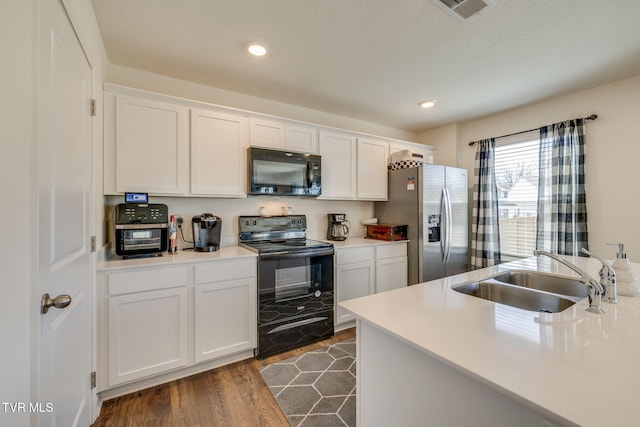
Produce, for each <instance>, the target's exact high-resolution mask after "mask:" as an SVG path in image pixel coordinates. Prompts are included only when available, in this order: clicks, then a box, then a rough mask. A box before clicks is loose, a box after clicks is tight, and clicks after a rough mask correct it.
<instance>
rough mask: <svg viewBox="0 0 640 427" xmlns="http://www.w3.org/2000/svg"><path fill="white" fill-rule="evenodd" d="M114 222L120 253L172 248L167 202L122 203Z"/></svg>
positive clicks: (154, 251) (149, 251)
mask: <svg viewBox="0 0 640 427" xmlns="http://www.w3.org/2000/svg"><path fill="white" fill-rule="evenodd" d="M113 223H114V227H113V228H114V231H115V238H114V244H115V251H116V255H120V256H122V257H125V258H127V257H131V256H140V255H158V254H162V253H163V252H164V251H166V250H167V249H168V243H169V239H168V234H167V232H168V223H169V210H168V208H167V205H164V204H158V203H121V204H119V205H117V206H116V207H115V211H114V221H113Z"/></svg>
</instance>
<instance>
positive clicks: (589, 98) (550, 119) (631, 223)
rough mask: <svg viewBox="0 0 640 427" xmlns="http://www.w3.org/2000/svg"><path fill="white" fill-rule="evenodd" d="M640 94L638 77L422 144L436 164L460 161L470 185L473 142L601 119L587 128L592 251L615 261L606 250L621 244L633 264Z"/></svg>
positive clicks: (434, 135)
mask: <svg viewBox="0 0 640 427" xmlns="http://www.w3.org/2000/svg"><path fill="white" fill-rule="evenodd" d="M638 94H640V76H636V77H633V78H629V79H625V80H621V81H618V82H614V83H610V84H607V85H603V86H600V87H597V88H593V89H590V90H585V91H582V92H577V93H574V94H571V95H567V96H563V97H558V98H555V99H552V100H549V101H545V102H540V103H537V104H534V105H530V106H527V107H523V108H518V109H514V110H511V111H507V112H504V113H501V114H495V115H492V116H489V117H485V118H483V119H479V120H476V121H473V122H469V123H463V124H460V125H459V132H458V134H457V135H455V133H454V132H450V131H449V132H447V129H446V128H445V129H442V128H441V129H435V130H432V131H428V132H424V133H423V134H421V135H419V141H420V142H421V143H423V144H429V145H433V146H435V147H436V148H437V151H436V162H438V163H440V162H441V161H440V159H444V160H445V161H446V162H453V161H454V160H453V159H459V164H458V166H460V167H464V168H467V169H468V170H469V171H470V178H471V181H470V185H472V182H473V164H474V156H475V147H473V148H472V147H469V146H468V145H467V143H468V142H469V141H476V140H479V139H483V138H489V137H497V136H501V135H505V134H509V133H512V132H518V131H522V130H527V129H533V128H537V127H540V126H543V125H547V124H551V123H556V122H560V121H564V120H568V119H574V118H577V117H586V116H588V115H590V114H592V113H595V114H597V115H598V119H597V120H595V121H588V122H586V123H587V124H586V150H587V151H586V156H587V158H586V183H587V210H588V225H589V234H590V235H589V245H590V248H591V249H592V251H593V252H594V253H596V254H600V255H602V256H604V257H605V258H607V259H611V258H614V257H615V252H616V251H615V248H614V247H613V246H607V245H606V244H607V243H612V242H623V243H625V244H626V249H627V253H628V254H629V258H630V259H631V261H632V262H634V261H638V260H640V227H638V226H637V225H636V221H637V217H638V212H640V197H638V193H639V190H638V187H637V185H638V182H640V180H639V179H638V170H639V163H638V158H640V143H639V136H638V135H639V134H640V133H639V132H638V129H636V128H635V126H637V124H638V123H639V119H640V102H638ZM447 164H450V165H451V166H456V165H455V164H453V163H447Z"/></svg>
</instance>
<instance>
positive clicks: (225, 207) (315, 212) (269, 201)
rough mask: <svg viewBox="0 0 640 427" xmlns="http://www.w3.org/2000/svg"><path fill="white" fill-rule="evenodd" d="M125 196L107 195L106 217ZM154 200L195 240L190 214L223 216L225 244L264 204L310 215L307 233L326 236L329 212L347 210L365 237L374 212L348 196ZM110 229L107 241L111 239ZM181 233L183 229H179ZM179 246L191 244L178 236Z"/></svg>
mask: <svg viewBox="0 0 640 427" xmlns="http://www.w3.org/2000/svg"><path fill="white" fill-rule="evenodd" d="M123 201H124V197H123V196H105V204H106V207H105V209H106V212H105V217H106V218H111V215H112V211H113V207H114V206H115V205H117V204H119V203H123ZM149 201H150V202H151V203H164V204H166V205H167V206H168V208H169V214H170V215H180V216H182V218H183V219H184V224H183V225H182V230H183V232H184V237H185V239H186V240H192V237H193V236H192V232H191V218H192V217H193V216H195V215H200V214H201V213H204V212H210V213H212V214H214V215H217V216H219V217H220V218H222V235H221V244H222V246H234V245H237V243H238V217H239V216H240V215H260V214H261V208H262V207H264V214H265V215H282V212H283V207H284V208H285V209H289V208H290V211H291V212H290V213H292V214H298V215H306V216H307V237H309V238H310V239H325V238H326V236H327V214H328V213H344V214H346V215H347V219H348V220H349V221H350V222H351V229H350V232H349V236H350V237H364V235H365V228H364V225H362V222H361V221H362V220H363V219H367V218H371V217H372V216H373V209H374V208H373V202H367V201H347V200H344V201H343V200H319V199H307V198H295V197H269V196H253V197H247V198H245V199H218V198H215V199H214V198H205V197H203V198H195V197H153V196H150V197H149ZM111 233H112V231H111V230H109V234H108V236H109V237H108V239H107V240H108V241H112V240H113V237H112V234H111ZM178 234H180V233H178ZM179 237H180V238H179V243H178V248H179V249H182V248H183V247H190V246H191V245H190V244H189V243H185V242H184V241H183V240H182V236H179Z"/></svg>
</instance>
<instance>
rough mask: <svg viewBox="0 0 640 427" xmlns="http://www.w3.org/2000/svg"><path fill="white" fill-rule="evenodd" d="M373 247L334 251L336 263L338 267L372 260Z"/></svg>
mask: <svg viewBox="0 0 640 427" xmlns="http://www.w3.org/2000/svg"><path fill="white" fill-rule="evenodd" d="M373 251H374V247H373V246H365V247H361V248H340V249H338V250H336V262H337V264H338V265H343V264H351V263H354V262H365V261H372V260H373Z"/></svg>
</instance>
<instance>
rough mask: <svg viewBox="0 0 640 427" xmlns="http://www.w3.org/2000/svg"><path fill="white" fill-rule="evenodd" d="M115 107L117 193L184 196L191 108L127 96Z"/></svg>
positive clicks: (119, 97)
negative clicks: (129, 192) (139, 192)
mask: <svg viewBox="0 0 640 427" xmlns="http://www.w3.org/2000/svg"><path fill="white" fill-rule="evenodd" d="M115 107H116V123H117V126H116V131H115V148H116V150H115V152H116V159H115V160H116V162H115V165H116V170H115V178H116V191H117V192H127V191H131V192H133V191H143V192H147V193H158V194H171V195H177V194H185V193H186V192H187V191H188V185H189V182H188V176H189V175H188V174H189V171H188V167H189V158H188V155H189V109H188V108H186V107H183V106H179V105H174V104H169V103H165V102H158V101H153V100H147V99H142V98H135V97H131V96H125V95H118V97H117V99H116V102H115Z"/></svg>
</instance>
